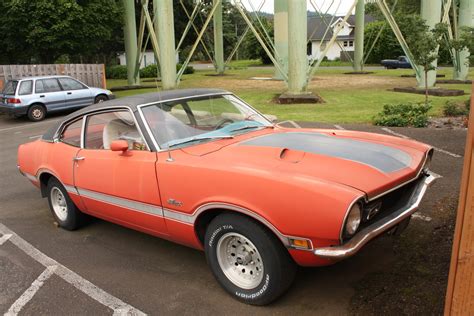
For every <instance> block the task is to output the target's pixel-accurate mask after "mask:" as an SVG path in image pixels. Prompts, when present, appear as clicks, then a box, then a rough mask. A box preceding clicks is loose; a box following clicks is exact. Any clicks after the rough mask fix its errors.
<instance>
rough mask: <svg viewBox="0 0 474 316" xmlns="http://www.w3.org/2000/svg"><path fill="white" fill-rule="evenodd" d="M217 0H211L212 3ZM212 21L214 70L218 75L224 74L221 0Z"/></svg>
mask: <svg viewBox="0 0 474 316" xmlns="http://www.w3.org/2000/svg"><path fill="white" fill-rule="evenodd" d="M217 2H218V0H213V3H214V5H215V4H216V3H217ZM213 23H214V60H215V63H216V71H217V73H218V74H219V75H222V74H224V70H225V63H224V32H223V30H222V28H223V26H222V1H220V3H219V4H218V6H217V8H216V11H215V12H214V17H213Z"/></svg>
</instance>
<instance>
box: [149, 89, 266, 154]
mask: <svg viewBox="0 0 474 316" xmlns="http://www.w3.org/2000/svg"><path fill="white" fill-rule="evenodd" d="M142 112H143V115H144V117H145V120H146V122H147V124H148V126H149V127H150V129H151V132H152V133H153V136H154V137H155V140H156V142H157V143H158V145H159V146H160V148H173V147H183V146H189V145H193V144H196V143H202V142H206V141H211V140H216V139H223V138H232V137H234V135H238V134H242V133H248V132H250V131H255V130H259V129H262V128H266V127H272V126H273V125H272V124H271V123H270V122H269V121H267V120H266V119H265V118H264V117H263V116H262V115H261V114H259V113H258V112H256V111H255V110H253V109H252V108H251V107H250V106H248V105H247V104H245V103H244V102H242V101H241V100H239V99H238V98H236V97H235V96H233V95H217V96H210V97H209V96H208V97H199V98H194V99H184V100H177V101H171V102H164V103H159V104H156V105H150V106H147V107H144V108H143V109H142Z"/></svg>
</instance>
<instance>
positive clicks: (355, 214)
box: [344, 203, 362, 237]
mask: <svg viewBox="0 0 474 316" xmlns="http://www.w3.org/2000/svg"><path fill="white" fill-rule="evenodd" d="M361 213H362V212H361V209H360V205H359V203H355V204H354V205H353V206H352V207H351V209H350V211H349V214H348V215H347V218H346V224H345V226H344V236H346V237H351V236H352V235H354V234H355V233H356V231H357V229H358V228H359V225H360V221H361V218H362V214H361Z"/></svg>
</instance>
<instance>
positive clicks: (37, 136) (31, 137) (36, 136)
mask: <svg viewBox="0 0 474 316" xmlns="http://www.w3.org/2000/svg"><path fill="white" fill-rule="evenodd" d="M41 136H43V135H35V136H30V137H28V138H29V139H33V138H40V137H41Z"/></svg>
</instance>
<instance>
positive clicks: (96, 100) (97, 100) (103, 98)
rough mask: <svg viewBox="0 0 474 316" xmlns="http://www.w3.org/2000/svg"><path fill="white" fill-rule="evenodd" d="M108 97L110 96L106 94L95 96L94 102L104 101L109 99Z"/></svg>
mask: <svg viewBox="0 0 474 316" xmlns="http://www.w3.org/2000/svg"><path fill="white" fill-rule="evenodd" d="M108 99H109V98H108V97H107V96H106V95H103V94H101V95H98V96H96V97H95V99H94V103H102V102H105V101H107V100H108Z"/></svg>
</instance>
